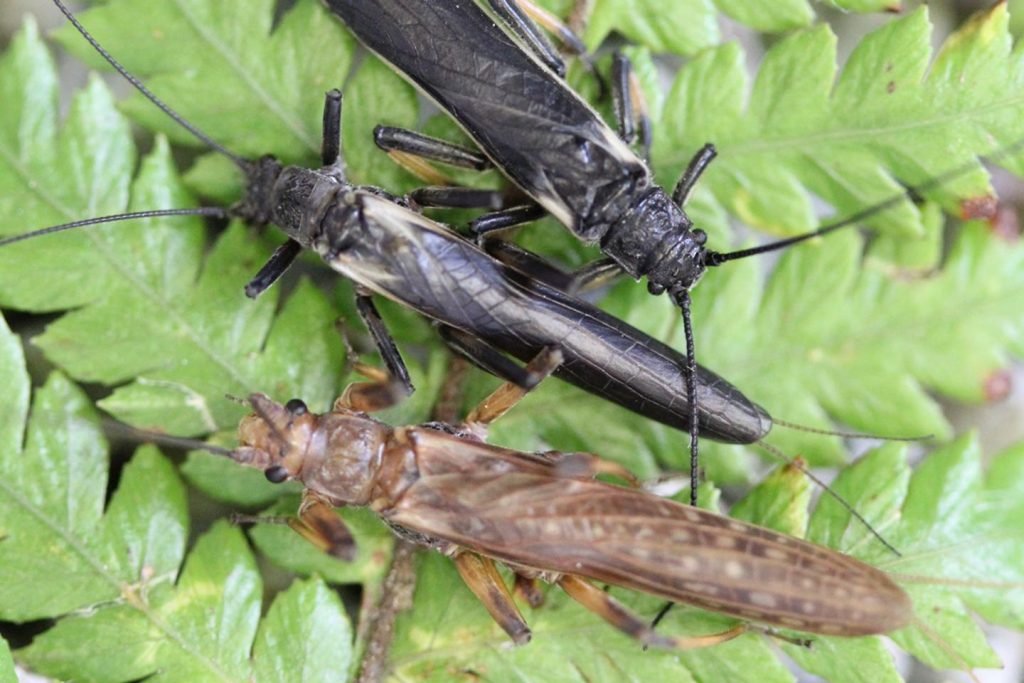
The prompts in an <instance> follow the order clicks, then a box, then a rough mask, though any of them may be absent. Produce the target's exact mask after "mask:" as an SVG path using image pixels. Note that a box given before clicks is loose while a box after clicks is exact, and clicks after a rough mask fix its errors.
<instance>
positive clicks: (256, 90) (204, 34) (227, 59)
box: [174, 0, 320, 154]
mask: <svg viewBox="0 0 1024 683" xmlns="http://www.w3.org/2000/svg"><path fill="white" fill-rule="evenodd" d="M174 5H175V7H177V8H178V11H179V12H181V14H182V16H183V17H184V18H185V20H186V22H187V23H188V25H189V26H190V27H191V28H192V30H194V31H195V32H196V34H198V35H199V37H200V38H202V40H203V41H204V42H205V43H206V44H207V45H209V46H210V47H212V48H213V49H214V50H216V52H217V54H219V55H220V56H221V58H223V60H224V63H225V64H227V65H228V66H229V67H230V68H231V71H233V72H234V73H235V74H236V75H237V76H238V77H239V79H241V81H242V82H243V83H244V84H245V85H246V86H247V87H248V88H249V89H250V90H251V91H252V93H253V94H254V95H255V96H256V98H257V99H258V100H259V101H260V102H261V103H262V104H263V106H264V107H266V110H267V111H268V112H269V113H270V114H272V115H273V116H274V117H275V118H277V119H278V120H279V121H280V122H281V123H282V124H283V125H284V126H285V128H287V129H288V130H289V131H291V133H292V134H293V135H295V137H296V138H298V139H299V140H300V141H302V144H304V145H305V146H306V149H307V150H308V151H309V152H310V153H315V154H319V152H320V142H319V141H318V140H313V139H311V138H310V137H309V135H308V132H307V131H306V127H305V126H304V125H303V124H302V121H301V120H297V119H296V118H295V117H294V116H292V115H291V113H290V112H289V111H288V110H287V109H286V108H284V107H282V106H280V104H279V102H278V101H277V99H275V98H274V97H272V96H271V95H270V93H269V92H268V91H267V90H266V89H264V88H263V87H261V86H260V79H259V78H257V77H256V76H254V75H253V74H252V73H251V72H250V71H249V70H248V69H247V68H246V67H245V65H244V64H242V62H240V61H239V60H238V59H237V54H236V53H235V52H233V51H232V50H231V49H229V46H228V45H227V44H225V43H224V42H222V41H221V40H219V39H218V36H217V34H216V33H214V32H213V31H210V30H208V29H207V27H206V26H205V25H204V24H203V23H202V22H200V21H198V20H197V19H196V18H195V16H194V15H193V14H192V13H191V12H189V11H188V9H187V8H186V6H185V5H184V4H183V3H182V2H181V0H174ZM263 38H264V39H265V40H266V42H267V44H268V45H269V44H270V43H271V41H272V39H273V37H272V36H264V37H263ZM267 58H270V56H269V55H268V56H267Z"/></svg>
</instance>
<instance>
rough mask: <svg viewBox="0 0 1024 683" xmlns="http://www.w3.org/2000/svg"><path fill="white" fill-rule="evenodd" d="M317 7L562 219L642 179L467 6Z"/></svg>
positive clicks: (551, 77) (548, 79)
mask: <svg viewBox="0 0 1024 683" xmlns="http://www.w3.org/2000/svg"><path fill="white" fill-rule="evenodd" d="M327 5H328V7H330V9H331V11H333V12H334V13H335V14H337V15H338V16H340V17H341V18H342V20H344V21H345V23H346V24H347V25H348V27H349V28H350V29H351V30H352V32H353V33H355V35H356V37H358V38H359V39H360V40H361V41H362V42H363V44H364V45H366V47H368V48H369V49H370V50H372V51H373V52H375V53H376V54H377V55H378V56H379V57H381V59H383V60H384V61H386V62H388V63H390V64H391V65H392V66H393V67H395V69H396V70H397V71H398V72H399V73H401V74H402V75H404V76H405V77H406V78H408V79H409V80H410V81H412V83H413V84H414V85H416V86H417V87H419V88H420V89H421V90H422V91H423V92H424V93H425V94H426V95H427V96H429V97H430V98H432V99H433V100H434V101H435V102H436V103H437V104H438V106H439V107H440V108H442V109H444V110H445V111H447V112H448V113H449V114H451V116H452V117H453V118H455V119H456V120H457V121H458V123H459V124H460V125H461V126H462V127H463V128H464V129H465V131H466V132H467V133H468V134H469V136H470V137H472V138H473V139H474V140H476V141H477V143H478V144H479V145H480V147H481V149H483V151H484V152H485V153H486V154H487V155H488V156H489V157H491V158H492V159H495V160H500V163H499V164H498V166H499V168H501V169H502V170H503V171H504V172H505V173H506V174H507V175H508V176H509V177H510V178H511V179H512V180H513V181H514V182H515V183H516V184H518V185H519V186H520V187H522V188H523V189H524V190H525V191H526V192H527V194H529V195H530V196H532V197H534V198H535V199H536V200H537V201H538V202H539V203H540V204H541V205H543V206H544V208H545V209H547V210H548V211H549V212H551V214H552V215H554V216H555V217H556V218H557V219H558V220H559V221H560V222H561V223H563V224H564V225H567V226H575V225H579V224H582V225H590V224H600V223H601V220H600V216H595V215H591V214H592V213H593V212H595V211H599V210H600V209H599V208H598V207H600V206H601V205H603V204H604V203H606V202H607V201H608V199H609V198H610V197H614V196H616V195H617V194H619V193H621V192H623V191H625V190H626V189H633V188H635V186H636V185H637V184H640V185H643V184H648V183H649V182H650V177H649V172H648V170H647V168H646V166H644V164H643V162H642V161H640V159H639V158H638V157H637V156H636V155H635V154H633V152H632V151H631V150H630V149H629V147H628V146H626V144H625V143H624V142H622V140H620V139H619V137H618V136H617V135H615V133H614V132H613V131H612V130H611V129H610V128H609V127H608V126H606V125H605V124H604V122H603V121H601V119H600V117H599V116H598V115H597V114H596V113H595V112H594V110H593V109H591V107H590V106H589V105H588V104H586V103H585V102H584V101H583V100H582V99H580V98H579V96H578V95H576V94H575V93H574V92H573V91H572V90H570V89H569V88H567V87H566V86H565V85H564V84H563V83H562V82H561V81H560V79H559V77H558V76H556V75H555V74H554V73H553V72H551V71H549V70H548V69H547V68H546V67H544V66H543V65H541V64H540V63H539V62H538V61H537V60H536V59H535V58H534V57H533V56H532V55H531V54H529V53H528V52H527V51H526V50H524V49H522V48H521V47H520V46H519V45H518V44H516V43H515V42H514V41H513V40H512V38H510V37H509V36H508V35H506V34H505V32H504V31H502V30H501V29H500V28H498V26H497V25H496V24H495V23H494V22H493V21H492V20H491V19H490V18H489V17H488V16H487V15H486V14H484V12H483V11H482V10H481V9H480V8H479V7H477V6H476V5H475V4H474V3H472V2H468V3H467V2H462V3H458V2H451V1H450V0H441V1H438V0H382V1H380V2H373V3H368V2H365V0H327ZM584 178H585V179H586V182H583V181H581V179H584ZM580 219H585V220H583V221H582V223H580ZM580 236H581V237H583V238H584V239H596V238H597V237H598V236H599V235H596V234H595V235H584V234H581V235H580Z"/></svg>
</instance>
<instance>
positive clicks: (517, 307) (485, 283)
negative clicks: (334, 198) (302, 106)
mask: <svg viewBox="0 0 1024 683" xmlns="http://www.w3.org/2000/svg"><path fill="white" fill-rule="evenodd" d="M357 197H358V201H359V205H360V207H361V208H360V210H361V221H360V222H359V226H358V228H356V227H352V228H351V229H358V230H359V231H360V232H359V235H358V238H357V239H354V240H352V244H351V245H350V246H348V247H347V248H346V249H344V250H341V251H339V252H338V253H337V254H336V255H334V256H333V257H332V258H331V260H330V261H329V263H330V265H331V267H332V268H334V269H336V270H337V271H339V272H340V273H342V274H343V275H345V276H346V277H347V278H349V279H351V280H352V281H354V282H357V283H359V284H361V285H363V286H364V287H367V288H369V289H370V290H372V291H374V292H375V293H377V294H380V295H382V296H385V297H388V298H390V299H392V300H394V301H397V302H398V303H400V304H402V305H404V306H407V307H410V308H413V309H415V310H417V311H419V312H420V313H422V314H424V315H426V316H428V317H430V318H433V319H434V320H438V321H441V322H443V323H445V324H447V325H450V326H452V327H455V328H458V329H460V330H463V331H465V332H467V333H469V334H471V335H473V336H474V337H477V338H479V339H482V340H484V341H486V342H487V343H489V344H491V345H492V346H494V347H495V348H497V349H500V350H502V351H503V352H505V353H508V354H511V355H514V356H516V357H517V358H520V359H521V360H529V359H530V358H533V357H534V356H535V355H536V354H537V353H538V352H539V351H540V350H541V349H542V348H543V347H545V346H551V345H557V346H559V348H561V350H562V352H563V355H564V357H565V362H564V363H563V364H562V366H561V367H559V368H558V370H556V372H555V374H556V376H558V377H560V378H562V379H564V380H566V381H568V382H571V383H573V384H575V385H576V386H579V387H582V388H583V389H586V390H587V391H591V392H593V393H595V394H597V395H599V396H602V397H603V398H605V399H608V400H611V401H614V402H616V403H618V404H619V405H622V406H625V407H626V408H628V409H630V410H633V411H634V412H637V413H639V414H641V415H644V416H646V417H649V418H651V419H655V420H659V421H661V422H664V423H665V424H668V425H671V426H673V427H677V428H680V429H689V424H690V423H689V415H690V412H689V401H688V400H687V392H686V381H685V377H684V372H683V368H684V367H685V357H684V356H683V355H682V354H680V353H679V352H677V351H675V350H674V349H672V348H670V347H668V346H666V345H665V344H662V343H661V342H659V341H657V340H656V339H653V338H651V337H650V336H648V335H646V334H644V333H643V332H641V331H639V330H637V329H636V328H634V327H631V326H629V325H627V324H625V323H623V322H622V321H620V320H618V319H616V318H614V317H612V316H610V315H608V314H607V313H605V312H603V311H601V310H599V309H598V308H596V307H594V306H591V305H590V304H587V303H586V302H583V301H580V300H578V299H574V298H571V297H568V296H566V295H565V294H563V293H561V292H559V291H556V290H554V289H552V288H550V287H547V286H545V285H543V284H541V283H538V282H536V281H534V280H531V279H530V278H528V277H525V276H523V275H522V274H521V273H519V272H517V271H515V270H514V269H512V268H510V267H508V266H505V265H504V264H502V263H500V262H498V261H496V260H495V259H494V258H492V257H491V256H489V255H488V254H486V253H484V252H483V251H481V250H480V249H479V248H477V247H476V246H475V245H473V244H471V243H470V242H468V241H466V240H465V239H463V238H462V237H460V236H458V235H456V234H454V233H453V232H452V231H451V230H449V229H448V228H446V227H444V226H442V225H439V224H438V223H435V222H434V221H431V220H430V219H429V218H426V217H425V216H422V215H421V214H418V213H415V212H413V211H411V210H409V209H407V208H404V207H402V206H399V205H397V204H395V203H394V202H392V201H389V200H388V199H386V198H382V197H379V196H376V195H374V194H371V193H368V192H358V193H357ZM697 371H698V376H697V391H698V405H699V407H700V430H701V434H702V435H704V436H706V437H708V438H711V439H715V440H718V441H724V442H726V443H752V442H754V441H757V440H758V439H760V438H762V437H763V436H764V435H765V434H767V433H768V431H769V430H770V429H771V417H770V416H768V414H767V413H766V412H765V411H764V410H763V409H761V408H760V407H759V406H757V405H755V404H753V403H752V402H751V401H750V400H749V399H748V398H747V397H746V396H744V395H743V394H742V393H741V392H740V391H739V390H738V389H736V388H735V387H734V386H732V385H731V384H729V382H727V381H726V380H724V379H722V378H721V377H719V376H718V375H716V374H715V373H714V372H711V371H710V370H707V369H706V368H703V367H701V366H698V370H697Z"/></svg>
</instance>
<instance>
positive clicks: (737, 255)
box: [704, 139, 1024, 266]
mask: <svg viewBox="0 0 1024 683" xmlns="http://www.w3.org/2000/svg"><path fill="white" fill-rule="evenodd" d="M1022 149H1024V139H1021V140H1017V141H1016V142H1014V143H1012V144H1010V145H1009V146H1007V147H1004V148H1003V149H1001V150H997V151H995V152H992V153H991V154H989V155H988V156H987V158H988V159H990V160H993V161H994V160H997V159H1005V158H1007V157H1009V156H1012V155H1014V154H1016V153H1017V152H1020V151H1021V150H1022ZM977 167H978V161H977V160H976V159H974V160H971V161H968V162H965V163H963V164H961V165H959V166H956V167H954V168H952V169H950V170H948V171H946V172H944V173H940V174H939V175H936V176H932V177H931V178H929V179H928V180H926V181H924V182H923V183H921V184H919V185H909V186H907V188H906V189H905V190H904V191H903V192H901V193H899V194H896V195H893V196H891V197H889V198H888V199H885V200H883V201H881V202H878V203H877V204H873V205H872V206H869V207H866V208H864V209H861V210H860V211H857V212H856V213H854V214H852V215H850V216H847V217H846V218H843V219H840V220H837V221H835V222H833V223H826V224H825V225H823V226H821V227H819V228H818V229H817V230H812V231H811V232H805V233H803V234H802V235H794V236H793V237H787V238H786V239H782V240H777V241H775V242H769V243H768V244H762V245H761V246H758V247H751V248H749V249H740V250H738V251H729V252H717V251H708V252H707V256H706V258H705V262H704V263H705V265H707V266H719V265H722V264H723V263H726V262H727V261H735V260H737V259H741V258H747V257H748V256H757V255H758V254H766V253H768V252H771V251H778V250H780V249H785V248H786V247H788V246H791V245H794V244H799V243H800V242H805V241H807V240H809V239H813V238H815V237H821V236H822V235H827V234H829V233H831V232H835V231H836V230H839V229H841V228H845V227H848V226H850V225H854V224H856V223H859V222H860V221H862V220H864V219H865V218H868V217H870V216H873V215H875V214H876V213H879V212H881V211H885V210H886V209H891V208H893V207H894V206H898V205H899V204H900V203H902V202H904V201H906V200H907V199H911V200H913V199H914V198H916V197H920V196H922V195H923V194H924V193H925V192H928V191H929V190H934V189H936V188H938V187H941V186H942V185H944V184H946V183H948V182H949V181H951V180H954V179H956V178H958V177H960V176H962V175H964V174H966V173H969V172H971V171H973V170H975V169H976V168H977Z"/></svg>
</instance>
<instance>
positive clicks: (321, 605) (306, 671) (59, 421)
mask: <svg viewBox="0 0 1024 683" xmlns="http://www.w3.org/2000/svg"><path fill="white" fill-rule="evenodd" d="M0 349H2V351H0V377H2V379H3V381H4V386H6V387H9V388H10V389H11V392H12V393H13V395H14V396H15V397H16V398H15V399H14V400H13V401H12V404H11V407H12V408H13V409H14V410H13V413H14V417H9V418H8V419H7V420H6V421H5V424H4V428H3V432H2V433H0V439H2V454H3V455H2V457H0V472H2V474H3V482H2V483H0V519H2V520H3V533H4V538H3V543H0V581H2V582H3V585H4V592H3V597H2V598H0V616H2V618H4V619H8V620H17V621H24V620H28V619H41V618H49V619H56V624H55V625H54V626H53V627H52V628H50V629H48V630H47V631H45V632H44V633H42V634H41V635H39V636H38V637H36V638H35V640H34V641H33V642H32V644H31V645H30V646H28V647H27V648H25V649H22V650H20V651H19V652H18V658H19V660H21V661H23V662H24V663H25V664H27V665H28V666H30V667H31V668H32V669H33V670H35V671H38V672H41V673H45V674H48V675H52V676H57V677H61V678H75V679H76V680H89V681H127V680H135V679H139V678H145V677H148V676H151V675H152V677H153V678H154V679H155V680H162V681H187V680H191V681H198V680H204V681H205V680H220V681H243V680H249V679H250V676H251V675H252V674H251V673H250V672H257V673H259V675H260V678H259V680H261V681H263V680H274V677H272V676H270V674H272V673H274V672H277V673H278V674H279V675H278V676H277V679H278V680H289V681H296V680H303V681H328V680H338V678H339V677H343V676H344V675H346V672H347V670H348V667H349V663H350V661H349V660H350V657H351V642H350V639H351V634H350V629H349V626H348V621H347V618H346V617H345V613H344V610H343V608H342V607H341V603H340V602H339V600H338V598H337V596H335V595H334V594H332V593H330V592H329V591H328V590H327V589H326V587H325V586H324V585H323V584H322V583H321V582H319V581H317V580H313V581H308V582H304V583H296V584H294V585H293V586H292V587H291V588H290V589H289V590H288V591H286V592H284V593H282V594H281V595H279V596H278V598H277V599H276V600H275V602H274V604H273V605H272V606H271V608H270V611H269V613H268V614H267V616H266V618H265V619H263V621H262V623H261V622H260V618H259V617H260V599H261V592H262V581H261V579H260V576H259V573H258V572H257V571H256V564H255V560H254V558H253V557H252V554H251V552H250V551H249V549H248V547H247V546H246V544H245V541H244V539H243V537H242V535H241V533H240V532H239V531H237V530H234V529H231V528H230V527H229V526H228V525H226V524H223V523H218V524H217V525H215V527H214V528H213V529H212V530H210V531H208V532H206V533H205V534H204V535H203V536H201V537H200V539H199V540H198V542H197V543H196V546H195V548H193V549H192V551H191V552H190V553H189V555H188V557H187V558H186V557H185V541H186V538H187V536H188V517H187V514H186V506H185V502H186V501H185V489H184V486H183V485H182V484H181V482H180V480H179V479H178V477H177V475H176V474H175V471H174V468H173V466H172V465H171V463H170V462H168V461H167V460H166V459H165V458H163V457H162V456H160V455H159V454H158V453H157V452H156V451H155V450H154V449H153V448H152V447H145V448H143V449H141V450H140V451H139V453H138V454H137V455H136V456H135V457H134V458H132V460H131V462H130V463H129V464H128V466H127V467H126V468H125V469H124V471H123V472H122V473H121V477H120V481H119V482H118V486H117V491H116V492H115V493H114V495H113V497H112V498H111V499H110V502H109V504H107V505H106V506H104V495H105V491H106V482H107V478H108V470H109V462H108V456H107V454H106V446H105V444H104V441H103V438H102V435H101V432H100V429H99V425H98V423H97V420H96V416H95V414H94V413H93V411H92V409H91V408H90V407H89V405H88V401H87V400H86V398H85V396H84V395H83V394H82V393H81V391H80V390H79V389H77V388H75V387H74V385H72V384H71V383H70V382H68V381H67V380H66V379H65V378H63V377H62V376H60V375H58V374H55V375H52V376H51V378H50V379H49V381H48V382H47V383H46V385H45V386H44V387H43V388H41V389H40V390H39V391H38V392H37V394H36V397H35V400H34V405H33V408H32V411H31V418H30V419H29V420H28V423H27V425H25V424H24V423H21V424H19V422H18V421H17V418H21V419H22V420H24V419H25V417H26V415H27V395H28V387H29V383H28V375H27V373H26V371H25V367H24V361H23V359H22V358H21V357H20V352H19V349H18V344H17V338H16V337H15V336H14V335H13V334H12V333H11V332H10V331H9V330H8V329H7V327H6V324H5V323H3V322H2V320H0ZM23 433H24V443H23V444H22V434H23ZM104 507H105V509H104ZM183 559H184V566H182V564H181V563H182V560H183ZM257 631H258V632H257ZM312 633H315V634H316V638H315V639H314V638H310V637H309V636H310V634H312ZM300 674H301V676H300ZM264 675H266V676H267V677H263V676H264Z"/></svg>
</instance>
